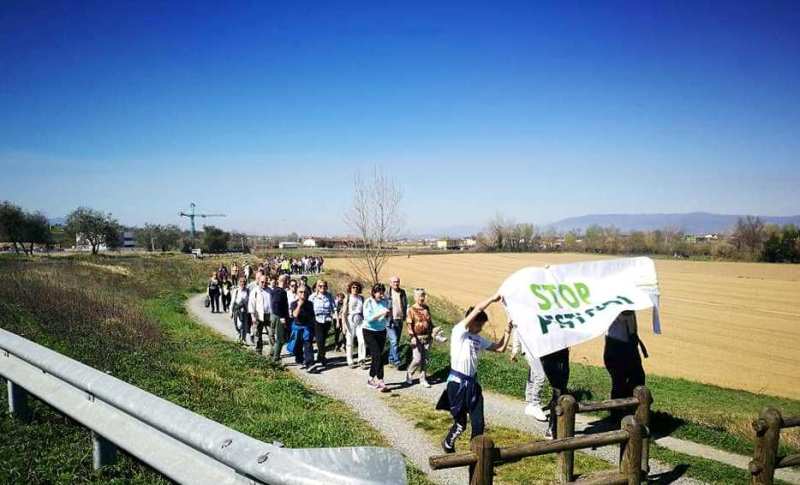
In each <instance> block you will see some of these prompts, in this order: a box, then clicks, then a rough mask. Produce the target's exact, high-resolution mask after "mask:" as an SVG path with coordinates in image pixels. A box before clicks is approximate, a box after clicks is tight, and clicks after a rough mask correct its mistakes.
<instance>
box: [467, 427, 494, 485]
mask: <svg viewBox="0 0 800 485" xmlns="http://www.w3.org/2000/svg"><path fill="white" fill-rule="evenodd" d="M469 446H470V448H471V449H472V452H473V453H475V456H477V457H478V462H477V463H476V464H474V465H472V466H470V468H469V484H470V485H492V482H493V481H494V455H495V452H494V441H492V439H491V438H489V437H488V436H486V435H480V436H476V437H474V438H472V441H470V443H469Z"/></svg>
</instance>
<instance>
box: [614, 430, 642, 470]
mask: <svg viewBox="0 0 800 485" xmlns="http://www.w3.org/2000/svg"><path fill="white" fill-rule="evenodd" d="M622 429H623V430H625V431H626V432H627V433H628V440H627V441H626V442H624V443H623V444H622V445H621V446H622V447H623V450H622V461H621V462H620V464H619V465H620V470H619V471H620V472H621V473H622V474H624V475H625V477H626V478H627V479H628V485H639V484H640V483H641V478H642V426H641V425H640V424H639V422H638V421H637V420H636V418H635V417H633V416H625V417H624V418H623V419H622Z"/></svg>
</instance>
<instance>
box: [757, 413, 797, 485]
mask: <svg viewBox="0 0 800 485" xmlns="http://www.w3.org/2000/svg"><path fill="white" fill-rule="evenodd" d="M795 426H800V416H791V417H787V418H784V417H782V416H781V413H780V411H778V410H777V409H775V408H769V407H768V408H764V409H763V410H762V411H761V414H760V415H759V417H758V419H756V420H755V421H753V429H754V430H755V432H756V446H755V450H754V451H753V459H752V461H750V473H751V474H752V481H751V483H752V484H753V485H772V483H773V480H774V477H775V470H776V469H778V468H786V467H790V466H799V465H800V453H795V454H793V455H787V456H783V457H779V456H778V444H779V443H780V438H781V429H785V428H793V427H795Z"/></svg>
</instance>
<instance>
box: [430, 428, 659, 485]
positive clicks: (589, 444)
mask: <svg viewBox="0 0 800 485" xmlns="http://www.w3.org/2000/svg"><path fill="white" fill-rule="evenodd" d="M644 435H646V429H644V428H643V426H642V424H641V423H640V422H639V421H638V420H637V418H636V417H635V416H626V417H625V418H624V419H623V420H622V429H619V430H616V431H608V432H605V433H596V434H591V435H586V436H578V437H569V438H557V439H554V440H549V441H534V442H532V443H524V444H520V445H514V446H509V447H506V448H497V447H495V446H494V442H493V441H492V439H491V438H489V437H488V436H486V435H481V436H476V437H475V438H473V439H472V441H471V442H470V448H471V450H472V451H469V452H465V453H456V454H452V455H439V456H432V457H430V459H429V462H430V466H431V468H432V469H434V470H441V469H444V468H457V467H462V466H469V483H470V485H491V484H492V482H493V480H494V467H495V466H498V465H502V464H503V463H510V462H514V461H517V460H520V459H522V458H525V457H529V456H539V455H545V454H549V453H564V452H568V451H569V452H573V451H574V450H582V449H586V448H595V447H598V446H607V445H614V444H619V445H620V448H621V455H622V456H621V461H620V465H619V471H612V472H600V473H595V474H592V475H588V476H586V477H581V478H579V479H578V480H575V481H570V482H569V483H575V484H582V485H617V484H619V485H624V484H628V485H634V484H635V485H639V483H640V482H641V478H642V469H641V468H642V467H641V463H642V439H643V436H644Z"/></svg>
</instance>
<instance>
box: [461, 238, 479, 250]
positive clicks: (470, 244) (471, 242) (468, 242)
mask: <svg viewBox="0 0 800 485" xmlns="http://www.w3.org/2000/svg"><path fill="white" fill-rule="evenodd" d="M461 245H462V246H463V247H465V248H474V247H475V246H477V245H478V241H477V240H476V239H473V238H471V237H468V238H465V239H463V240H462V241H461Z"/></svg>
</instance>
